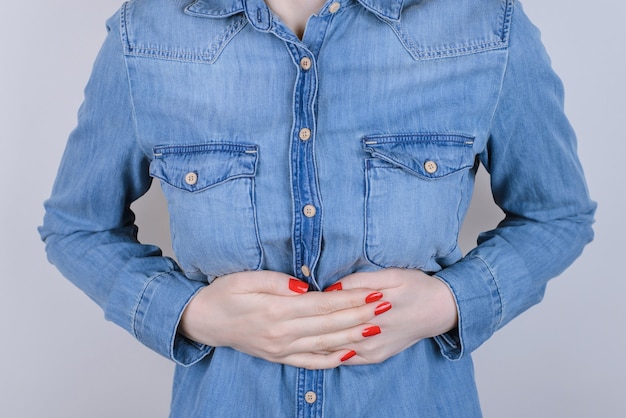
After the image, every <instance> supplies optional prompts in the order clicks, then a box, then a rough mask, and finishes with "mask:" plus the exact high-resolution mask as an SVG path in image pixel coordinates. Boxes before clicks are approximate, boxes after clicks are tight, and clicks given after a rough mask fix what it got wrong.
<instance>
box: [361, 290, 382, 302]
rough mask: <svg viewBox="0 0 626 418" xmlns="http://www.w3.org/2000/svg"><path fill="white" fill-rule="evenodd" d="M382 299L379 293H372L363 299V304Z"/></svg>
mask: <svg viewBox="0 0 626 418" xmlns="http://www.w3.org/2000/svg"><path fill="white" fill-rule="evenodd" d="M382 298H383V294H382V293H380V292H374V293H370V294H369V295H367V297H366V298H365V303H372V302H376V301H377V300H381V299H382Z"/></svg>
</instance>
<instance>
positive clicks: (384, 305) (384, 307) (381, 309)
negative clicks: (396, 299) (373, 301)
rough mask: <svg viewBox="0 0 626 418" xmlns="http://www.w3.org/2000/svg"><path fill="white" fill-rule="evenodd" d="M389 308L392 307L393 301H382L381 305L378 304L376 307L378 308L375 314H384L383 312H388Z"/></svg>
mask: <svg viewBox="0 0 626 418" xmlns="http://www.w3.org/2000/svg"><path fill="white" fill-rule="evenodd" d="M389 309H391V303H389V302H383V303H381V304H380V305H378V306H377V307H376V310H375V311H374V315H380V314H383V313H385V312H387V311H388V310H389Z"/></svg>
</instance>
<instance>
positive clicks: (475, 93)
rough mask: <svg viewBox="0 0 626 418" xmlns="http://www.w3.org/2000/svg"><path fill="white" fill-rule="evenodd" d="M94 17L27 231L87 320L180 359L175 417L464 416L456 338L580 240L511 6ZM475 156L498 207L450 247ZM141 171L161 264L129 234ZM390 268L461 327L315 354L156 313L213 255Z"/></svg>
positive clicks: (448, 4)
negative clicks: (217, 333) (300, 20)
mask: <svg viewBox="0 0 626 418" xmlns="http://www.w3.org/2000/svg"><path fill="white" fill-rule="evenodd" d="M108 29H109V34H108V37H107V39H106V41H105V43H104V46H103V48H102V50H101V52H100V54H99V57H98V59H97V61H96V63H95V67H94V70H93V74H92V77H91V79H90V81H89V83H88V86H87V88H86V93H85V101H84V103H83V105H82V106H81V109H80V113H79V123H78V126H77V128H76V129H75V130H74V132H73V133H72V134H71V136H70V138H69V141H68V144H67V149H66V152H65V155H64V157H63V161H62V164H61V168H60V170H59V173H58V178H57V180H56V183H55V186H54V190H53V192H52V196H51V198H50V199H49V200H48V201H47V202H46V215H45V220H44V226H43V227H42V228H41V229H40V232H41V235H42V237H43V239H44V240H45V242H46V248H47V252H48V256H49V259H50V260H51V261H52V262H53V263H54V264H55V265H57V266H58V268H59V269H60V270H61V272H62V273H63V274H64V275H65V276H67V277H68V278H69V279H70V280H71V281H72V282H74V283H75V284H76V285H77V286H78V287H80V288H81V289H82V290H83V291H84V292H85V293H86V294H87V295H88V296H89V297H90V298H92V299H93V300H94V301H96V302H97V303H98V304H99V305H100V306H101V307H102V308H103V310H104V311H105V313H106V317H107V319H109V320H111V321H113V322H115V323H117V324H118V325H120V326H121V327H123V328H125V329H126V330H128V331H129V332H130V333H131V334H132V335H133V336H135V337H136V338H137V339H138V340H140V341H141V342H142V343H143V344H145V345H147V346H148V347H150V348H151V349H153V350H155V351H156V352H158V353H161V354H162V355H164V356H166V357H168V358H171V359H172V360H173V361H175V362H176V363H177V369H176V374H175V382H174V390H173V401H172V402H173V403H172V412H171V416H172V417H185V418H189V417H205V416H207V417H208V416H216V417H226V416H237V417H279V416H280V417H282V416H285V417H322V416H325V417H367V416H383V417H429V418H430V417H478V416H480V407H479V403H478V396H477V394H476V388H475V384H474V378H473V369H472V362H471V357H470V353H471V352H472V350H474V349H476V348H477V347H478V346H479V345H480V344H481V343H483V342H484V341H485V340H486V339H488V338H489V337H490V336H491V335H492V334H493V333H494V332H495V331H496V330H498V329H499V328H501V327H502V326H503V325H505V324H506V323H507V322H509V321H510V320H511V319H513V318H514V317H516V316H517V315H519V314H520V313H521V312H523V311H524V310H526V309H527V308H529V307H530V306H532V305H533V304H535V303H537V302H539V301H540V300H541V298H542V296H543V294H544V290H545V286H546V283H547V281H548V280H549V279H550V278H551V277H554V276H555V275H558V274H559V273H560V272H561V271H563V269H565V268H566V267H567V266H568V265H569V264H570V263H571V262H572V261H573V260H574V259H575V258H576V257H577V256H578V255H579V254H580V252H581V251H582V248H583V246H584V245H585V244H586V243H587V242H589V241H590V240H591V239H592V236H593V233H592V230H591V227H590V225H591V223H592V218H593V213H594V209H595V204H594V203H593V202H592V201H591V200H590V199H589V197H588V192H587V189H586V185H585V181H584V178H583V172H582V169H581V167H580V164H579V161H578V159H577V156H576V143H575V142H576V141H575V136H574V133H573V132H572V129H571V127H570V125H569V124H568V121H567V119H566V117H565V116H564V114H563V92H562V86H561V83H560V81H559V79H558V78H557V76H556V75H555V74H554V73H553V71H552V70H551V68H550V63H549V59H548V57H547V55H546V53H545V51H544V49H543V47H542V45H541V42H540V40H539V33H538V31H537V30H536V28H535V27H534V26H532V24H531V23H530V22H529V21H528V19H527V18H526V16H525V15H524V13H523V11H522V9H521V7H520V5H519V3H517V2H516V1H512V0H480V1H477V0H457V1H452V0H437V1H419V0H405V1H401V0H387V1H385V0H358V1H357V0H337V1H336V2H333V1H332V0H331V1H329V2H328V3H326V4H325V5H324V7H323V8H322V9H321V11H320V12H319V13H318V14H317V15H315V16H312V17H311V18H310V19H309V21H308V24H307V27H306V32H305V34H304V38H303V39H302V40H300V39H298V38H297V37H296V36H294V34H293V33H292V32H291V31H290V30H289V29H288V28H287V27H286V26H285V25H284V24H283V23H282V22H281V21H280V19H279V18H278V17H277V16H276V15H274V14H273V13H272V12H271V11H270V10H269V9H268V7H267V6H266V5H265V3H264V2H263V0H195V1H193V2H191V1H185V0H177V1H173V0H151V1H147V0H133V1H130V2H128V3H126V4H124V5H123V6H122V8H121V9H120V11H119V12H118V13H117V14H116V15H115V16H114V17H112V18H111V19H110V20H109V22H108ZM481 163H482V164H483V165H484V166H485V168H486V169H487V170H488V171H489V173H490V175H491V185H492V190H493V195H494V198H495V201H496V203H497V204H498V205H499V206H500V207H501V208H502V209H503V211H504V213H505V214H506V217H505V219H504V220H503V221H502V222H501V223H500V224H499V226H498V227H497V228H496V229H495V230H493V231H489V232H485V233H483V234H481V235H480V237H479V239H478V245H477V247H476V248H475V249H474V250H472V251H471V252H470V253H469V254H467V255H466V256H465V257H463V256H462V254H461V252H460V250H459V247H458V244H457V237H458V233H459V228H460V226H461V224H462V222H463V218H464V216H465V214H466V211H467V209H468V206H469V203H470V199H471V197H472V188H473V184H474V177H475V174H476V170H477V167H478V165H479V164H481ZM152 178H156V179H159V180H160V182H161V186H162V188H163V191H164V194H165V196H166V198H167V201H168V207H169V213H170V217H171V231H172V240H173V247H174V251H175V253H176V256H177V261H176V262H175V261H173V260H172V259H169V258H166V257H163V256H162V255H161V252H160V250H159V249H158V248H156V247H154V246H150V245H142V244H140V243H139V242H138V241H137V240H136V232H137V231H136V227H135V226H134V224H133V219H134V217H133V214H132V212H131V211H130V209H129V206H130V204H131V202H133V201H134V200H136V199H137V198H139V197H140V196H141V195H143V194H144V193H145V192H146V190H147V189H148V187H149V185H150V183H151V180H152ZM386 267H400V268H406V269H420V270H423V271H425V272H427V273H429V274H434V275H436V276H437V277H438V278H440V279H441V280H443V281H445V282H446V284H447V285H448V286H449V287H450V289H451V290H452V292H453V293H454V296H455V300H456V303H457V307H458V313H459V323H458V328H457V329H455V330H453V331H452V332H450V333H448V334H445V335H442V336H439V337H436V338H433V339H427V340H422V341H420V342H419V343H417V344H415V345H413V346H412V347H410V348H408V349H407V350H405V351H404V352H402V353H400V354H398V355H396V356H394V357H392V358H390V359H388V360H387V361H385V362H383V363H381V364H375V365H369V366H342V367H339V368H336V369H331V370H324V371H320V370H304V369H298V368H294V367H289V366H284V365H280V364H275V363H270V362H266V361H264V360H261V359H258V358H254V357H251V356H248V355H246V354H242V353H241V352H238V351H235V350H233V349H230V348H213V347H207V346H203V345H201V344H198V343H195V342H193V341H190V340H188V339H185V338H184V337H182V336H181V335H179V334H177V332H176V329H177V325H178V322H179V319H180V316H181V313H182V311H183V309H184V308H185V306H186V305H187V303H188V302H189V300H190V299H191V298H192V297H193V296H194V295H195V294H196V292H198V291H199V290H200V289H201V288H203V287H204V286H207V285H209V284H210V283H211V281H212V280H214V279H215V278H216V277H219V276H222V275H225V274H228V273H232V272H238V271H244V270H260V269H266V270H276V271H280V272H284V273H287V274H290V275H293V276H295V277H297V278H299V279H301V280H304V281H307V282H308V283H309V284H310V286H311V288H312V289H314V290H322V289H324V288H325V287H327V286H329V285H331V284H333V283H335V282H336V281H337V280H339V279H341V278H342V277H343V276H345V275H347V274H350V273H353V272H357V271H375V270H378V269H381V268H386ZM309 392H313V393H315V397H314V398H315V399H314V400H313V397H311V396H308V397H307V396H305V394H307V393H309ZM309 395H310V393H309ZM307 400H308V401H307ZM312 400H313V401H312Z"/></svg>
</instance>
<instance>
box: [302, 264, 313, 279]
mask: <svg viewBox="0 0 626 418" xmlns="http://www.w3.org/2000/svg"><path fill="white" fill-rule="evenodd" d="M300 270H301V271H302V274H303V275H304V277H309V276H310V275H311V269H310V268H309V266H306V265H305V266H302V268H300Z"/></svg>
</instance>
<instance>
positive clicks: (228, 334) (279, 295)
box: [179, 271, 382, 369]
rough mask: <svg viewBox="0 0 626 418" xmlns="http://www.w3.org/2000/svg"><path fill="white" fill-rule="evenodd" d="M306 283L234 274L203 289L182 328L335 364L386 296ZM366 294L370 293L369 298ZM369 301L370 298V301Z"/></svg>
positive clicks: (240, 345) (252, 350) (319, 365)
mask: <svg viewBox="0 0 626 418" xmlns="http://www.w3.org/2000/svg"><path fill="white" fill-rule="evenodd" d="M307 289H308V287H307V284H306V283H303V282H301V281H299V280H296V279H293V278H291V277H290V276H288V275H286V274H282V273H277V272H272V271H254V272H242V273H235V274H230V275H227V276H223V277H220V278H218V279H216V280H215V281H214V282H213V283H211V284H210V285H209V286H207V287H205V288H204V289H202V290H200V292H198V294H197V295H196V296H195V297H194V298H193V299H192V300H191V301H190V303H189V304H188V306H187V308H186V309H185V311H184V312H183V315H182V318H181V322H180V325H179V332H180V333H181V334H183V335H185V336H186V337H188V338H190V339H192V340H194V341H197V342H199V343H203V344H206V345H209V346H213V347H224V346H225V347H232V348H234V349H237V350H239V351H242V352H244V353H247V354H250V355H252V356H256V357H260V358H262V359H265V360H268V361H272V362H276V363H282V364H288V365H292V366H296V367H303V368H308V369H326V368H334V367H337V366H339V365H340V364H342V361H345V360H346V359H347V358H349V357H351V356H353V355H354V353H353V351H352V349H351V348H350V346H351V345H352V344H354V343H357V342H359V341H363V340H364V339H365V338H366V337H364V336H363V329H364V327H365V325H364V324H368V321H370V320H371V319H372V318H374V317H375V316H376V312H375V310H376V307H377V306H378V305H379V304H380V303H367V302H368V301H369V302H376V301H379V300H380V299H381V298H382V295H379V294H375V295H374V296H373V297H372V296H371V294H372V293H374V292H375V291H373V290H370V289H367V288H366V287H363V286H360V287H359V288H355V289H352V290H345V291H342V292H328V293H322V292H307ZM368 296H370V297H369V298H368ZM366 299H367V301H366Z"/></svg>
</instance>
